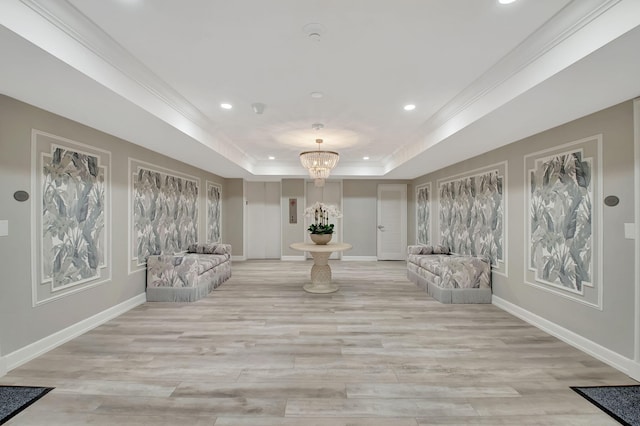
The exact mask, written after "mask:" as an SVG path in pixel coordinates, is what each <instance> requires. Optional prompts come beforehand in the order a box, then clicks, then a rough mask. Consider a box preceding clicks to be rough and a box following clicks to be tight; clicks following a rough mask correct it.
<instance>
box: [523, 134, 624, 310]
mask: <svg viewBox="0 0 640 426" xmlns="http://www.w3.org/2000/svg"><path fill="white" fill-rule="evenodd" d="M589 142H592V143H593V142H595V145H596V147H595V158H591V160H592V162H593V163H594V164H592V173H594V174H595V179H593V175H592V181H593V182H594V183H593V188H592V200H591V203H592V206H593V208H592V215H593V214H595V215H596V220H595V221H594V222H592V234H591V235H592V238H593V237H595V238H596V241H595V242H593V243H592V249H593V250H594V251H595V252H596V253H597V254H596V255H594V256H593V259H595V260H594V263H593V266H592V268H593V272H592V273H593V276H592V283H591V284H590V285H588V287H590V288H594V287H595V291H596V301H595V302H592V301H590V300H587V299H586V298H584V294H585V292H584V290H583V293H582V294H578V293H573V292H571V291H569V290H564V289H562V288H560V287H559V286H557V285H550V284H548V283H545V282H542V281H540V282H534V281H535V280H531V281H530V280H529V279H528V277H527V273H528V272H531V269H530V268H529V253H530V252H529V244H530V227H529V217H528V216H525V218H524V221H525V222H524V223H525V226H524V227H523V228H524V242H525V250H524V265H525V268H524V277H523V278H524V281H523V282H524V283H525V284H526V285H529V286H531V287H534V288H537V289H540V290H542V291H545V292H549V293H553V294H555V295H557V296H560V297H562V298H565V299H567V300H571V301H574V302H577V303H580V304H583V305H585V306H589V307H591V308H594V309H597V310H599V311H602V310H603V306H604V301H603V297H604V265H603V260H602V257H603V254H604V244H603V241H604V234H603V228H604V227H603V207H602V203H601V202H600V201H599V199H600V197H602V195H603V193H604V192H603V179H604V178H603V148H602V146H603V137H602V134H595V135H592V136H588V137H586V138H582V139H579V140H576V141H571V142H567V143H564V144H560V145H557V146H553V147H551V148H546V149H543V150H541V151H536V152H532V153H529V154H526V155H525V156H524V157H523V158H524V182H525V185H526V182H530V177H529V172H530V170H529V168H528V167H527V161H528V160H529V159H533V160H534V162H535V161H538V160H540V159H542V158H543V157H542V156H547V157H548V156H553V155H554V153H555V154H563V153H566V152H567V151H568V150H572V149H573V150H579V151H582V152H584V150H585V149H587V145H586V144H587V143H589ZM536 157H537V158H536ZM529 189H530V187H528V186H527V189H526V190H525V194H526V196H525V198H524V212H525V215H528V214H529V202H530V198H529V197H530V192H529ZM636 260H637V259H636ZM583 289H584V287H583Z"/></svg>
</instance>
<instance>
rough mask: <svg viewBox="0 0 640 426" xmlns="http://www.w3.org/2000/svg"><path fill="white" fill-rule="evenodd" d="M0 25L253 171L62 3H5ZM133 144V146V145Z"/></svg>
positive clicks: (209, 126) (188, 108) (178, 98)
mask: <svg viewBox="0 0 640 426" xmlns="http://www.w3.org/2000/svg"><path fill="white" fill-rule="evenodd" d="M0 23H2V25H4V26H5V27H7V28H9V29H10V30H12V31H13V32H15V33H16V34H18V35H20V36H21V37H23V38H25V39H27V40H29V41H30V42H31V43H33V44H35V45H36V46H38V47H40V48H41V49H43V50H45V51H46V52H48V53H50V54H52V55H53V56H55V57H57V58H58V59H60V60H62V61H64V62H65V63H67V64H68V65H70V66H71V67H73V68H75V69H77V70H78V71H80V72H82V73H83V74H85V75H87V76H88V77H90V78H92V79H93V80H95V81H97V82H98V83H100V84H102V85H103V86H105V87H107V88H109V89H110V90H113V91H114V92H115V93H118V94H119V95H120V96H122V97H123V98H125V99H127V100H128V101H130V102H132V103H133V104H135V105H137V106H138V107H140V108H142V109H144V110H145V111H147V112H149V113H151V114H152V115H154V116H155V117H157V118H159V119H160V120H162V121H164V122H166V123H168V124H170V125H171V126H173V127H174V128H176V129H178V130H180V131H181V132H183V133H184V134H186V135H188V136H189V137H191V138H192V139H193V140H195V141H197V142H199V143H201V144H204V145H206V146H207V147H209V148H210V149H212V150H214V151H215V152H217V153H218V154H220V155H222V156H223V157H225V158H227V159H228V160H230V161H232V162H234V163H236V164H237V165H239V166H240V167H242V168H244V169H245V170H247V171H249V172H251V171H252V168H253V164H254V162H255V161H254V159H253V158H252V157H251V156H249V155H247V154H246V153H245V152H244V151H243V150H241V149H240V148H239V147H237V146H236V145H234V144H233V143H231V142H230V141H227V140H224V141H222V140H220V139H218V138H216V137H214V136H213V134H212V133H213V132H214V131H215V124H214V123H213V122H211V120H209V119H208V118H207V117H206V116H205V115H204V114H202V112H200V111H199V110H198V109H197V108H196V107H195V106H193V105H192V104H191V103H190V102H189V101H187V100H186V99H185V98H184V97H183V96H182V95H180V94H179V93H178V92H177V91H175V90H174V89H173V88H172V87H171V86H169V85H168V84H166V83H165V82H164V81H163V80H162V79H160V78H159V77H158V76H157V75H155V74H154V73H153V72H152V71H151V70H150V69H148V68H147V67H146V66H145V65H144V64H142V63H141V62H140V61H138V60H137V59H136V58H135V57H134V56H133V55H131V54H130V53H129V52H128V51H127V50H126V49H124V48H123V47H122V46H121V45H120V44H118V43H117V42H116V41H115V40H113V39H112V38H111V37H110V36H109V35H108V34H106V33H105V32H104V31H102V29H100V28H99V27H98V26H97V25H96V24H95V23H93V22H92V21H91V20H89V19H88V18H87V17H86V16H85V15H84V14H82V13H81V12H80V11H78V10H77V9H76V8H75V7H74V6H73V5H71V4H70V3H68V2H67V1H64V0H56V1H50V0H19V1H16V0H12V1H10V0H4V1H2V2H0ZM134 142H135V141H134Z"/></svg>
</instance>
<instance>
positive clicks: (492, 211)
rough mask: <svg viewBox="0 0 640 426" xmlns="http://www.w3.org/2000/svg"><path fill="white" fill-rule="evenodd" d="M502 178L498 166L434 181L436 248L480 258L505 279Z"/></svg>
mask: <svg viewBox="0 0 640 426" xmlns="http://www.w3.org/2000/svg"><path fill="white" fill-rule="evenodd" d="M506 175H507V163H506V162H502V163H498V164H494V165H491V166H487V167H484V168H481V169H476V170H472V171H469V172H466V173H462V174H459V175H455V176H451V177H449V178H445V179H440V180H438V209H439V212H438V230H439V233H440V237H439V240H440V244H442V245H445V246H447V247H449V248H450V249H451V251H452V252H454V253H458V254H470V255H473V256H480V255H484V256H487V257H488V258H489V259H490V261H491V267H492V268H493V271H494V272H496V273H499V274H503V275H507V261H506V258H507V248H506V241H507V239H506V227H505V222H504V220H505V217H506V205H507V204H506V196H507V195H506V194H507V191H506V184H507V183H506Z"/></svg>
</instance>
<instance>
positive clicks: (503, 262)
mask: <svg viewBox="0 0 640 426" xmlns="http://www.w3.org/2000/svg"><path fill="white" fill-rule="evenodd" d="M502 168H504V173H502V174H501V173H500V172H501V169H502ZM495 170H497V171H498V176H499V177H502V209H503V210H502V211H503V217H502V259H497V262H496V265H491V273H493V274H498V275H501V276H503V277H505V278H509V220H508V219H509V162H508V161H507V160H505V161H500V162H497V163H492V164H488V165H486V166H482V167H478V168H476V169H473V170H466V171H464V172H461V173H457V174H454V175H449V176H446V177H443V178H440V179H437V180H436V184H435V188H434V189H433V193H432V196H431V198H432V201H431V202H432V203H434V201H435V207H436V208H435V210H434V212H435V214H434V213H432V216H435V219H434V220H435V224H436V226H435V231H432V236H433V235H434V232H435V235H437V236H438V237H437V238H435V239H433V240H432V244H436V241H437V243H438V244H442V234H441V223H440V210H441V206H440V187H441V185H442V184H445V183H448V182H452V181H456V180H460V179H463V178H466V177H475V176H480V175H482V174H486V173H489V172H492V171H495ZM433 194H436V196H435V197H434V195H433ZM416 228H417V224H416Z"/></svg>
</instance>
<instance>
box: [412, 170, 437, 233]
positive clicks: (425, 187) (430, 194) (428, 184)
mask: <svg viewBox="0 0 640 426" xmlns="http://www.w3.org/2000/svg"><path fill="white" fill-rule="evenodd" d="M421 190H426V191H427V194H428V198H427V211H428V212H429V217H428V218H427V222H426V224H427V227H428V230H427V241H425V242H421V241H419V239H420V231H419V228H420V226H419V225H420V224H419V221H418V210H419V205H418V194H419V193H420V191H421ZM414 197H415V212H414V213H415V228H416V235H415V238H416V244H431V245H433V226H431V225H432V223H433V211H434V209H433V185H432V184H431V181H429V182H425V183H421V184H420V185H416V186H415V188H414Z"/></svg>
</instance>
